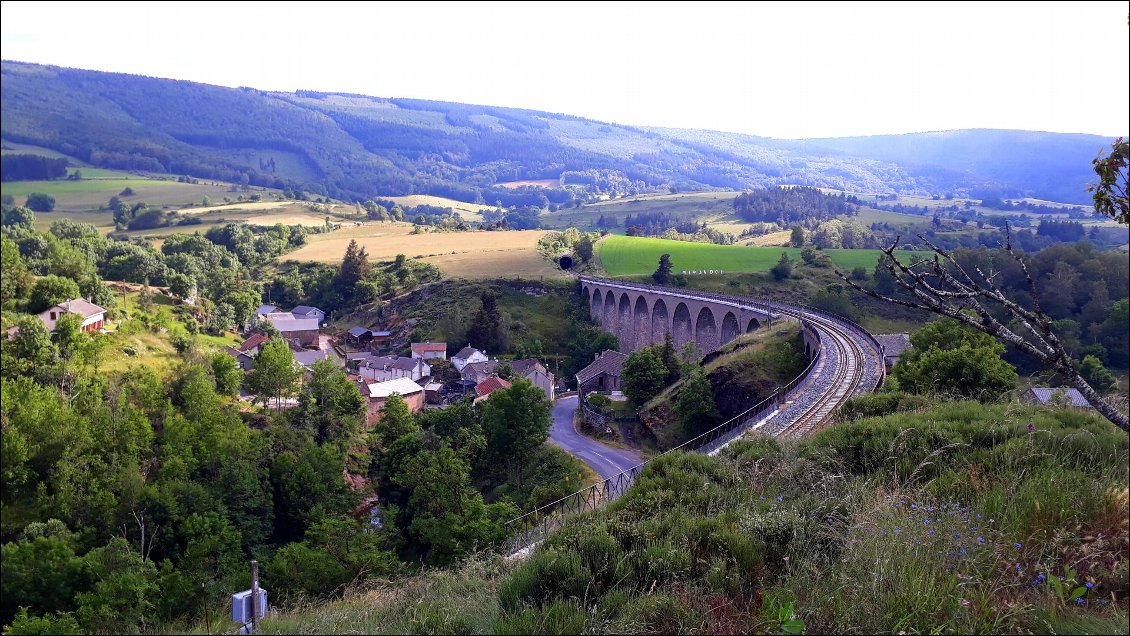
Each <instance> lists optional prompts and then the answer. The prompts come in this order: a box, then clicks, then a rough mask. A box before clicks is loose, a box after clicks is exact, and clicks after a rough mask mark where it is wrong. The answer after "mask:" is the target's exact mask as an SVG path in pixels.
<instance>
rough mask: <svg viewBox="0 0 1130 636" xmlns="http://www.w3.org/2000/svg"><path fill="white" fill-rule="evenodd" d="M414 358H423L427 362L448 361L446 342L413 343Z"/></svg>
mask: <svg viewBox="0 0 1130 636" xmlns="http://www.w3.org/2000/svg"><path fill="white" fill-rule="evenodd" d="M412 357H413V358H423V359H425V360H436V359H439V360H446V359H447V343H446V342H413V343H412Z"/></svg>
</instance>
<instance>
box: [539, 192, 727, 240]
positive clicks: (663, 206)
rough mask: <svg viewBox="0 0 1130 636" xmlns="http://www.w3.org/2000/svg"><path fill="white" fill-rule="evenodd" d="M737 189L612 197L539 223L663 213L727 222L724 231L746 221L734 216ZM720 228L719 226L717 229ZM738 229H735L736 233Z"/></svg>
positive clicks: (584, 224)
mask: <svg viewBox="0 0 1130 636" xmlns="http://www.w3.org/2000/svg"><path fill="white" fill-rule="evenodd" d="M736 196H738V193H737V192H687V193H682V194H650V195H641V196H638V197H632V198H630V199H612V200H609V201H600V202H598V203H589V204H587V205H584V206H582V207H580V208H566V209H562V210H558V211H557V212H551V213H548V214H544V215H542V223H544V224H545V225H546V226H548V227H553V228H567V227H577V228H590V229H591V228H595V227H596V222H597V219H599V218H600V217H601V216H603V217H604V218H605V220H606V221H615V222H616V223H617V224H620V223H622V222H623V220H624V217H626V216H628V215H629V214H632V215H636V214H641V213H649V212H663V213H665V214H670V215H672V216H677V217H682V218H686V219H697V220H703V221H707V222H709V223H711V225H718V224H727V225H730V226H731V227H727V228H726V229H725V230H724V231H726V232H734V231H735V229H737V228H741V229H744V228H745V227H748V225H749V224H748V223H744V222H742V221H741V220H740V219H737V218H735V217H734V216H733V213H734V206H733V200H734V197H736ZM719 229H722V228H719ZM741 229H737V231H738V232H740V231H741Z"/></svg>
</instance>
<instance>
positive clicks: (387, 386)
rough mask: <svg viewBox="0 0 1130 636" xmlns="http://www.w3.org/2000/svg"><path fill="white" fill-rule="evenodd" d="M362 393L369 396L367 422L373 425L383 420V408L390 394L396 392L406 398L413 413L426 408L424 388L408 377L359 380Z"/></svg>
mask: <svg viewBox="0 0 1130 636" xmlns="http://www.w3.org/2000/svg"><path fill="white" fill-rule="evenodd" d="M358 388H359V389H360V390H361V395H362V396H364V397H365V398H367V402H368V406H367V413H366V416H365V423H366V424H367V425H368V426H369V427H372V426H374V425H375V424H376V423H377V422H379V421H381V409H382V408H383V407H384V405H385V402H386V401H387V400H388V398H389V396H391V395H393V394H396V395H399V396H400V397H402V398H404V401H405V402H406V403H407V404H408V410H409V411H411V412H412V413H415V412H417V411H419V410H420V409H422V408H424V388H423V387H421V386H420V385H419V384H416V383H415V382H413V381H412V380H409V379H408V378H396V379H395V380H388V381H385V382H373V383H367V382H364V381H360V382H359V386H358Z"/></svg>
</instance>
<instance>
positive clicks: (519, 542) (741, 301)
mask: <svg viewBox="0 0 1130 636" xmlns="http://www.w3.org/2000/svg"><path fill="white" fill-rule="evenodd" d="M590 280H594V281H599V282H600V283H602V284H604V285H615V286H619V287H622V288H635V289H646V290H649V291H661V292H663V293H666V294H670V295H671V296H676V297H684V298H686V297H698V298H702V299H711V300H720V301H723V302H725V303H727V304H730V305H735V306H739V307H740V306H745V307H749V308H753V309H757V310H760V311H763V312H766V313H767V314H768V315H770V316H773V315H778V316H783V317H788V318H791V319H795V320H798V321H800V322H801V323H802V324H803V325H804V328H805V329H806V330H809V329H810V330H812V331H814V332H815V333H816V334H817V336H818V338H819V340H820V346H819V348H818V350H817V354H816V356H815V358H814V359H813V360H812V361H811V362H810V364H809V366H808V367H807V368H806V369H805V370H804V372H803V373H802V374H801V375H800V376H798V377H797V378H795V379H794V380H793V381H791V382H789V384H788V385H786V386H785V387H782V388H781V390H779V391H778V392H777V393H775V394H774V395H773V396H770V397H769V398H766V399H764V400H762V401H761V402H758V403H757V404H754V405H752V406H750V408H749V409H747V410H746V411H745V412H743V413H741V414H739V415H738V416H736V417H734V418H731V419H730V420H728V421H727V422H725V423H723V424H721V425H719V426H718V427H716V428H714V429H712V430H710V431H707V432H706V433H703V434H702V435H699V436H698V437H696V438H694V439H692V440H689V441H687V442H684V443H683V444H682V445H680V446H679V447H677V448H674V449H671V450H682V451H687V452H699V453H711V454H712V453H714V452H717V451H718V450H719V449H721V448H723V447H724V446H726V445H727V444H729V443H730V442H732V441H734V440H736V439H739V438H740V437H741V436H742V435H744V434H745V433H747V432H748V431H749V430H750V429H752V428H756V430H757V432H758V433H759V434H763V435H771V436H777V437H800V436H803V435H807V434H809V433H811V432H814V431H816V430H819V429H821V428H823V427H825V426H827V425H828V424H830V423H831V420H832V415H833V414H834V412H835V410H836V408H838V407H839V406H840V404H843V402H844V401H846V400H848V399H849V398H851V397H854V396H856V395H860V394H863V393H869V392H871V391H874V390H875V389H877V388H878V387H879V385H881V384H882V382H883V378H884V375H885V371H886V367H885V366H884V363H883V355H882V351H881V349H880V348H879V344H878V342H876V341H875V339H874V338H873V337H872V336H871V335H870V334H868V333H867V332H866V331H865V330H864V329H863V328H862V327H860V326H859V325H857V324H855V323H854V322H852V321H851V320H849V319H847V318H844V317H842V316H836V315H834V314H830V313H828V312H824V311H821V310H819V309H815V308H812V307H804V306H802V305H793V304H788V303H779V302H767V301H760V300H754V299H752V298H744V297H741V296H731V295H729V294H717V293H711V292H686V291H682V290H680V291H675V290H670V289H668V288H664V287H654V286H651V285H641V284H639V283H621V282H619V281H613V280H607V279H594V278H590ZM668 452H671V451H668ZM646 465H647V462H644V463H642V464H640V465H639V466H635V467H633V468H631V469H629V470H627V471H624V472H623V473H620V474H619V475H615V476H613V477H611V478H609V479H606V480H604V482H603V483H601V484H597V485H594V486H591V487H589V488H586V489H583V490H580V491H578V492H576V493H573V494H571V495H568V496H566V497H563V498H561V499H559V500H558V501H555V502H553V503H550V504H547V505H545V506H542V507H540V508H538V509H536V510H533V511H530V512H528V513H526V514H524V515H522V516H521V517H518V518H516V519H512V520H511V521H510V522H508V526H510V527H511V528H512V529H513V532H514V533H515V534H514V536H512V538H511V539H510V540H509V541H508V542H507V545H506V546H505V550H506V554H509V555H514V554H523V553H525V552H528V548H529V547H530V546H532V545H534V544H536V543H537V542H538V541H540V540H541V539H542V538H544V537H545V536H547V534H548V533H549V532H551V531H552V530H553V529H554V528H556V527H559V526H560V525H561V524H562V523H564V521H565V519H566V518H567V517H568V516H570V515H572V514H577V513H580V512H584V511H586V510H594V509H597V508H600V507H602V506H604V505H605V504H607V503H608V502H610V501H612V500H614V499H616V498H617V497H619V496H620V495H622V494H623V493H624V492H625V491H626V490H627V489H628V488H629V487H630V486H631V484H632V482H634V481H635V477H636V475H638V474H639V473H640V472H642V470H643V468H644V466H646Z"/></svg>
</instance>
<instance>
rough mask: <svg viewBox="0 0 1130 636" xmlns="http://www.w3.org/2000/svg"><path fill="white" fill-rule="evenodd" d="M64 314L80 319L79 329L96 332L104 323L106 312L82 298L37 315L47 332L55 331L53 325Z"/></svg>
mask: <svg viewBox="0 0 1130 636" xmlns="http://www.w3.org/2000/svg"><path fill="white" fill-rule="evenodd" d="M64 314H75V315H77V316H78V317H79V318H82V325H81V327H80V328H81V329H82V330H83V331H98V330H100V329H102V326H103V325H104V324H105V322H106V310H105V309H103V308H101V307H99V306H98V305H95V304H94V303H92V302H90V301H88V300H84V299H82V298H74V299H71V300H64V301H63V302H61V303H59V304H58V305H55V306H54V307H48V308H47V309H46V310H45V311H42V312H40V313H39V319H40V320H42V321H43V325H44V326H45V327H47V331H55V323H56V322H58V321H59V318H61V317H63V315H64Z"/></svg>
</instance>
